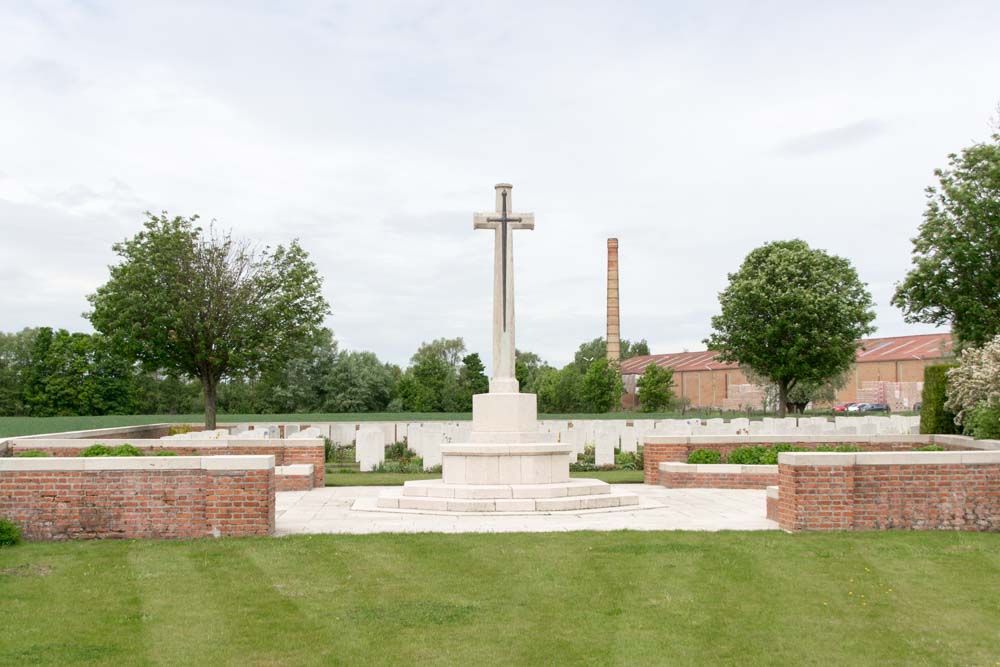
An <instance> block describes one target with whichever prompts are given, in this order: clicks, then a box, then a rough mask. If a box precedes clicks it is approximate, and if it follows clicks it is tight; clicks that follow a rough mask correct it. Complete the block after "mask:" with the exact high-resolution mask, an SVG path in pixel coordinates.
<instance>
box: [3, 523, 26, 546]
mask: <svg viewBox="0 0 1000 667" xmlns="http://www.w3.org/2000/svg"><path fill="white" fill-rule="evenodd" d="M20 541H21V529H20V528H18V526H17V524H16V523H14V522H13V521H8V520H7V519H0V548H2V547H12V546H14V545H15V544H17V543H18V542H20Z"/></svg>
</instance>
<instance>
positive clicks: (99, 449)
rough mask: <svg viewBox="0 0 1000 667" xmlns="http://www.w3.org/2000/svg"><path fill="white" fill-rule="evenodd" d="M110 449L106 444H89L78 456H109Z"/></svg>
mask: <svg viewBox="0 0 1000 667" xmlns="http://www.w3.org/2000/svg"><path fill="white" fill-rule="evenodd" d="M111 452H112V449H111V447H108V446H107V445H91V446H90V447H87V448H86V449H85V450H83V453H82V454H80V456H111V455H112V454H111Z"/></svg>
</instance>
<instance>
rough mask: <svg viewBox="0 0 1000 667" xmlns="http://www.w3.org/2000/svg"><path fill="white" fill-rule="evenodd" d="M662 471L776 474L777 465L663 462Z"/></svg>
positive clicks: (717, 473) (716, 473)
mask: <svg viewBox="0 0 1000 667" xmlns="http://www.w3.org/2000/svg"><path fill="white" fill-rule="evenodd" d="M660 472H680V473H699V472H700V473H706V472H707V473H712V474H715V475H776V474H778V466H776V465H739V464H735V463H661V464H660Z"/></svg>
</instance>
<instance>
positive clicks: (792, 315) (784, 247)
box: [705, 239, 875, 415]
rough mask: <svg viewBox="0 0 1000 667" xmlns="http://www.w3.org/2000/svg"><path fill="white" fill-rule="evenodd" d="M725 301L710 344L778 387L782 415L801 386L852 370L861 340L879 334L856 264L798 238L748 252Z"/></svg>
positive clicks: (731, 276) (725, 358)
mask: <svg viewBox="0 0 1000 667" xmlns="http://www.w3.org/2000/svg"><path fill="white" fill-rule="evenodd" d="M719 304H720V306H721V307H722V313H721V314H720V315H717V316H715V317H713V318H712V328H713V329H714V331H713V332H712V334H711V336H710V337H709V338H707V339H706V340H705V343H706V344H707V345H708V346H709V348H711V349H713V350H717V351H718V353H719V354H718V358H719V359H720V360H721V361H728V362H736V363H739V364H740V365H741V366H744V367H746V368H748V369H749V370H750V371H751V372H752V373H754V374H755V375H757V376H760V377H763V378H766V379H768V380H769V381H771V382H773V383H774V384H775V385H777V387H778V410H779V412H780V413H781V414H782V415H784V414H785V411H786V410H787V407H788V403H789V392H790V391H792V390H793V389H794V388H795V387H796V385H798V384H799V383H805V384H814V385H820V384H823V383H825V382H828V381H830V380H832V379H834V378H835V377H837V376H838V375H840V374H841V373H843V372H844V371H846V370H847V369H848V368H849V367H850V365H851V363H852V362H853V361H854V358H855V353H856V351H857V345H858V339H860V338H861V337H863V336H865V335H867V334H870V333H872V332H873V331H874V330H875V329H874V327H873V326H872V321H873V320H874V319H875V311H874V309H873V308H872V298H871V294H869V292H868V289H867V287H866V286H865V284H864V283H863V282H861V280H860V279H859V278H858V274H857V271H855V269H854V267H853V266H852V265H851V263H850V262H849V261H848V260H846V259H844V258H843V257H838V256H836V255H830V254H828V253H826V252H824V251H822V250H818V249H813V248H810V247H809V245H808V244H807V243H806V242H805V241H801V240H798V239H796V240H792V241H776V242H774V243H768V244H766V245H763V246H761V247H760V248H757V249H756V250H753V251H752V252H750V254H749V255H747V257H746V259H745V260H744V261H743V264H742V265H741V266H740V269H739V271H737V272H736V273H731V274H729V285H728V287H726V289H725V290H723V291H722V292H721V293H720V294H719Z"/></svg>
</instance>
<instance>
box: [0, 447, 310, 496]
mask: <svg viewBox="0 0 1000 667" xmlns="http://www.w3.org/2000/svg"><path fill="white" fill-rule="evenodd" d="M136 448H137V449H139V451H141V452H142V453H143V454H155V453H156V452H159V451H164V450H166V451H170V452H174V453H175V454H177V455H178V456H223V455H227V456H248V455H251V454H265V455H271V456H273V457H274V465H278V466H287V465H292V464H295V463H312V464H313V486H314V487H321V486H324V485H325V484H326V469H325V467H324V464H325V463H326V453H325V451H324V449H323V445H322V443H321V444H301V445H299V444H295V445H267V444H264V443H261V444H259V445H258V444H253V445H243V444H230V445H227V446H214V447H208V446H198V445H196V444H190V443H185V441H183V440H164V441H163V444H161V445H157V446H155V447H150V446H142V445H136ZM12 449H13V452H14V453H15V454H16V453H18V452H24V451H28V450H32V449H38V450H40V451H43V452H45V453H47V454H48V455H49V456H80V453H81V452H82V451H83V448H81V447H38V446H37V445H36V446H34V447H32V446H31V444H30V443H29V442H28V441H23V442H20V443H18V444H16V445H14V446H13V448H12Z"/></svg>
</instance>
